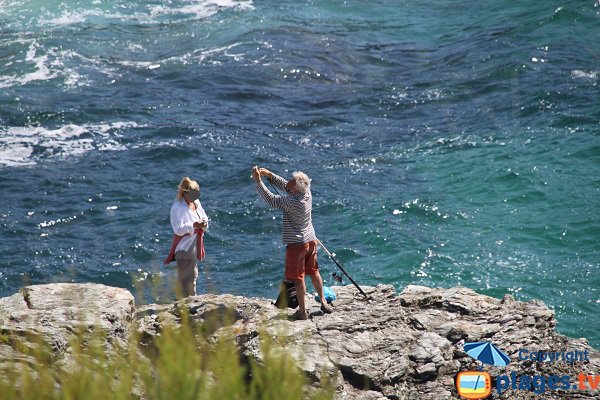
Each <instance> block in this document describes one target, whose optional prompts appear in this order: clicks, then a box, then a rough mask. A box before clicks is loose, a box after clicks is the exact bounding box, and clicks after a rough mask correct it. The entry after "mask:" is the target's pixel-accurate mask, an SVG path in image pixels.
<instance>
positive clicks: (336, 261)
mask: <svg viewBox="0 0 600 400" xmlns="http://www.w3.org/2000/svg"><path fill="white" fill-rule="evenodd" d="M267 179H268V180H269V183H270V184H271V187H272V188H273V190H275V193H277V195H278V196H281V195H280V194H279V192H278V191H277V188H276V187H275V185H274V184H273V182H272V181H271V177H267ZM317 242H319V245H320V246H321V247H322V248H323V250H325V253H327V255H328V256H329V258H331V260H332V261H333V262H334V263H335V265H337V266H338V268H339V269H340V270H341V271H342V272H343V273H344V275H346V276H347V277H348V279H350V282H352V283H353V284H354V286H356V288H357V289H358V291H359V292H360V294H362V295H363V296H365V299H367V300H368V299H369V296H367V294H366V293H365V292H364V291H363V290H362V289H361V287H360V286H359V285H358V283H356V282H355V281H354V279H352V277H351V276H350V275H349V274H348V273H347V272H346V270H345V269H344V267H342V264H340V262H339V261H338V260H337V259H336V258H335V254H333V253H331V252H330V251H329V250H327V247H325V245H324V244H323V242H321V240H319V239H317Z"/></svg>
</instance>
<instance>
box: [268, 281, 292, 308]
mask: <svg viewBox="0 0 600 400" xmlns="http://www.w3.org/2000/svg"><path fill="white" fill-rule="evenodd" d="M273 304H274V305H275V307H277V308H280V309H284V308H286V307H288V308H296V307H298V297H297V296H296V284H295V283H294V281H286V280H284V281H283V282H281V285H279V296H277V300H275V303H273Z"/></svg>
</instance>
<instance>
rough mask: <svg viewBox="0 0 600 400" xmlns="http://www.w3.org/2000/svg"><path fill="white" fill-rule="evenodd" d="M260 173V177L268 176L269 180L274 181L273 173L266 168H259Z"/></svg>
mask: <svg viewBox="0 0 600 400" xmlns="http://www.w3.org/2000/svg"><path fill="white" fill-rule="evenodd" d="M258 172H259V173H260V176H266V177H267V178H269V180H270V179H273V173H272V172H271V171H269V170H268V169H266V168H259V169H258Z"/></svg>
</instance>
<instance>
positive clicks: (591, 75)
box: [571, 69, 598, 79]
mask: <svg viewBox="0 0 600 400" xmlns="http://www.w3.org/2000/svg"><path fill="white" fill-rule="evenodd" d="M571 77H572V78H581V79H597V78H598V71H581V70H579V69H574V70H573V71H571Z"/></svg>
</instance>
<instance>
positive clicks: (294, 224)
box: [252, 166, 333, 320]
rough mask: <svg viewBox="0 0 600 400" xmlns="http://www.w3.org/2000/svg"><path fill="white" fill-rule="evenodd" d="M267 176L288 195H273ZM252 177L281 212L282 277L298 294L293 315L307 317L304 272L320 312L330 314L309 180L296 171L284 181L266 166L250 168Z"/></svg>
mask: <svg viewBox="0 0 600 400" xmlns="http://www.w3.org/2000/svg"><path fill="white" fill-rule="evenodd" d="M263 176H266V177H267V178H268V179H269V180H270V181H271V183H272V184H273V185H274V186H275V187H278V188H280V189H282V190H285V191H286V192H287V195H284V196H280V195H275V194H273V193H271V192H270V191H269V189H267V187H266V186H265V184H264V183H263V181H262V177H263ZM252 177H253V178H254V180H255V181H256V190H257V191H258V193H259V194H260V195H261V196H262V198H263V199H264V200H265V201H266V202H267V204H268V205H269V206H271V208H277V209H279V210H281V211H283V230H282V237H283V243H284V244H285V245H286V248H285V278H286V279H287V280H291V281H294V284H295V286H296V295H297V296H298V306H299V308H298V311H296V313H295V314H294V318H296V319H299V320H305V319H308V314H307V313H306V298H305V295H306V283H305V282H304V275H310V277H311V279H312V283H313V286H314V287H315V290H316V291H317V293H318V295H319V299H320V300H321V311H323V312H324V313H326V314H331V312H332V311H333V308H332V307H331V306H330V305H329V304H327V303H326V302H325V296H324V295H323V280H322V279H321V274H320V273H319V264H318V262H317V245H318V241H317V236H316V235H315V229H314V228H313V225H312V214H311V212H312V194H311V193H310V179H309V178H308V176H307V175H306V174H305V173H303V172H299V171H296V172H294V173H293V174H292V179H290V180H289V181H286V180H285V179H283V178H282V177H280V176H278V175H275V174H274V173H272V172H271V171H269V170H268V169H265V168H258V167H257V166H254V167H253V168H252Z"/></svg>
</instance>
